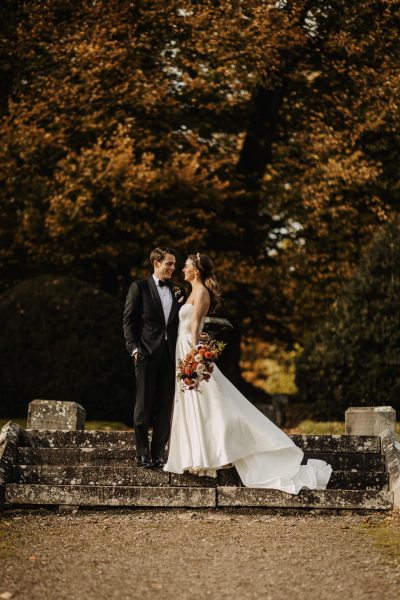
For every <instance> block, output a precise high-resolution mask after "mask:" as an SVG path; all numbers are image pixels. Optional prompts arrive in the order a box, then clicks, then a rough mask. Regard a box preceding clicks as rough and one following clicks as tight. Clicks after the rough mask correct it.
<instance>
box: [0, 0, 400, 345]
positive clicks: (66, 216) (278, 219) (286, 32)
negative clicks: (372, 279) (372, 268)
mask: <svg viewBox="0 0 400 600" xmlns="http://www.w3.org/2000/svg"><path fill="white" fill-rule="evenodd" d="M0 21H1V33H0V36H1V51H0V65H1V84H2V88H3V90H4V94H3V95H2V102H1V106H0V109H1V120H0V135H1V139H2V144H1V147H0V184H1V192H0V193H1V195H2V199H1V202H2V207H3V210H2V214H1V221H0V261H1V267H2V275H1V285H2V289H3V290H4V289H6V288H8V287H9V286H10V285H11V284H14V283H16V282H18V281H20V280H22V279H24V278H26V277H32V276H35V275H39V274H42V273H46V272H58V273H60V274H65V273H67V274H73V275H74V276H76V277H79V278H81V279H84V280H86V281H88V282H92V283H93V284H95V285H99V286H100V287H101V288H102V289H104V290H105V291H108V292H111V293H113V294H119V295H120V296H123V294H124V292H125V289H126V285H127V283H128V282H129V280H130V278H131V277H139V276H143V275H146V274H147V273H148V269H149V266H148V259H147V257H148V254H149V250H150V249H151V248H152V247H153V246H155V245H157V244H168V245H172V246H175V247H176V248H177V249H178V250H180V251H181V253H182V256H184V255H185V253H186V252H188V251H193V250H195V251H198V250H199V251H203V252H207V253H208V254H210V255H211V256H212V257H213V258H214V259H215V263H216V268H217V271H218V273H219V274H220V277H221V279H222V283H223V286H224V289H225V296H226V300H227V307H228V311H229V314H230V315H231V317H232V318H233V320H235V322H236V324H237V329H236V331H237V333H238V339H239V337H240V333H241V330H242V327H243V329H244V331H245V332H246V334H247V335H256V336H259V337H260V338H265V339H269V340H275V341H278V342H281V343H284V344H287V345H290V344H292V343H293V342H294V341H298V342H300V343H302V342H303V341H304V339H305V336H306V334H307V331H309V329H310V327H311V326H312V325H314V324H315V323H316V322H317V321H318V319H321V318H323V316H324V315H325V314H326V311H327V309H328V307H329V305H330V303H331V302H332V300H333V299H334V298H335V296H336V294H337V292H338V290H339V288H340V287H341V285H342V283H343V281H344V280H346V279H348V278H349V276H350V274H351V273H352V271H353V269H354V266H355V265H356V264H357V262H358V260H359V257H360V254H361V253H362V250H363V248H364V246H365V244H366V243H367V242H368V241H369V240H370V239H371V237H372V234H373V232H374V230H375V229H376V227H377V225H379V224H380V223H382V222H385V221H386V220H387V218H388V216H389V215H390V214H392V213H394V212H396V211H398V206H399V194H400V186H399V180H398V167H397V165H398V164H399V160H400V143H399V141H400V119H399V103H398V98H399V79H400V68H399V67H400V57H399V53H398V49H397V37H398V31H399V26H400V15H399V4H398V2H395V1H390V0H361V1H360V2H358V3H344V2H342V1H339V0H337V1H336V0H330V1H329V2H328V1H326V0H299V1H294V2H291V1H289V0H286V1H285V0H282V1H278V2H277V1H275V0H274V1H273V2H271V1H267V0H265V1H262V0H246V2H242V1H241V0H221V1H215V0H212V1H211V0H199V1H194V0H193V1H182V0H180V1H178V0H162V1H161V0H148V1H146V2H140V1H138V0H131V1H125V0H114V1H113V0H110V1H104V0H97V1H95V0H90V1H89V0H80V1H79V2H78V1H77V0H71V1H70V2H68V3H65V2H62V1H61V0H40V1H39V0H29V1H28V0H4V1H3V2H2V5H1V7H0Z"/></svg>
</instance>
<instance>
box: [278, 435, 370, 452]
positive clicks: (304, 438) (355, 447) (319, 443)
mask: <svg viewBox="0 0 400 600" xmlns="http://www.w3.org/2000/svg"><path fill="white" fill-rule="evenodd" d="M290 437H291V439H292V441H293V442H294V443H295V444H296V446H298V447H299V448H301V449H302V450H303V452H373V453H375V452H376V453H379V452H380V451H381V440H380V437H379V436H361V435H292V436H290Z"/></svg>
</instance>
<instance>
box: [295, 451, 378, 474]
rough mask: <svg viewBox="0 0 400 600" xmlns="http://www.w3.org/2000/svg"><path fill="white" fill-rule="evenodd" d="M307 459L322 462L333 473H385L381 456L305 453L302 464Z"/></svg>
mask: <svg viewBox="0 0 400 600" xmlns="http://www.w3.org/2000/svg"><path fill="white" fill-rule="evenodd" d="M309 458H318V459H320V460H324V461H326V462H327V463H329V464H330V465H331V466H332V469H333V470H334V471H385V468H386V467H385V457H384V456H382V455H381V454H363V453H350V452H349V453H344V452H343V453H340V452H305V453H304V459H303V464H304V463H306V462H307V460H308V459H309Z"/></svg>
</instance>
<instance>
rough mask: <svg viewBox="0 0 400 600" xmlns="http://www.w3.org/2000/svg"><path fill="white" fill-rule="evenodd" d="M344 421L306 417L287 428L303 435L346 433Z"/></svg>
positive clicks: (398, 424)
mask: <svg viewBox="0 0 400 600" xmlns="http://www.w3.org/2000/svg"><path fill="white" fill-rule="evenodd" d="M344 429H345V427H344V421H313V420H312V419H305V420H304V421H301V423H299V424H298V425H296V427H292V428H291V429H289V430H286V431H287V432H288V433H291V434H302V435H344ZM396 431H397V435H399V436H400V422H399V423H397V424H396Z"/></svg>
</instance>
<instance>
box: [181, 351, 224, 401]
mask: <svg viewBox="0 0 400 600" xmlns="http://www.w3.org/2000/svg"><path fill="white" fill-rule="evenodd" d="M225 346H226V344H224V342H217V341H216V340H212V341H210V342H208V343H207V344H199V345H198V346H195V347H193V346H192V349H191V350H190V351H189V352H188V353H187V354H186V356H185V358H183V359H181V358H180V359H178V370H177V379H178V381H179V382H180V383H181V390H182V391H183V392H184V391H185V390H195V391H196V392H200V389H199V388H200V383H201V382H202V381H209V379H210V377H211V373H212V372H213V370H214V360H215V359H216V358H218V356H219V355H220V354H221V352H222V350H223V349H224V348H225Z"/></svg>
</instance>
